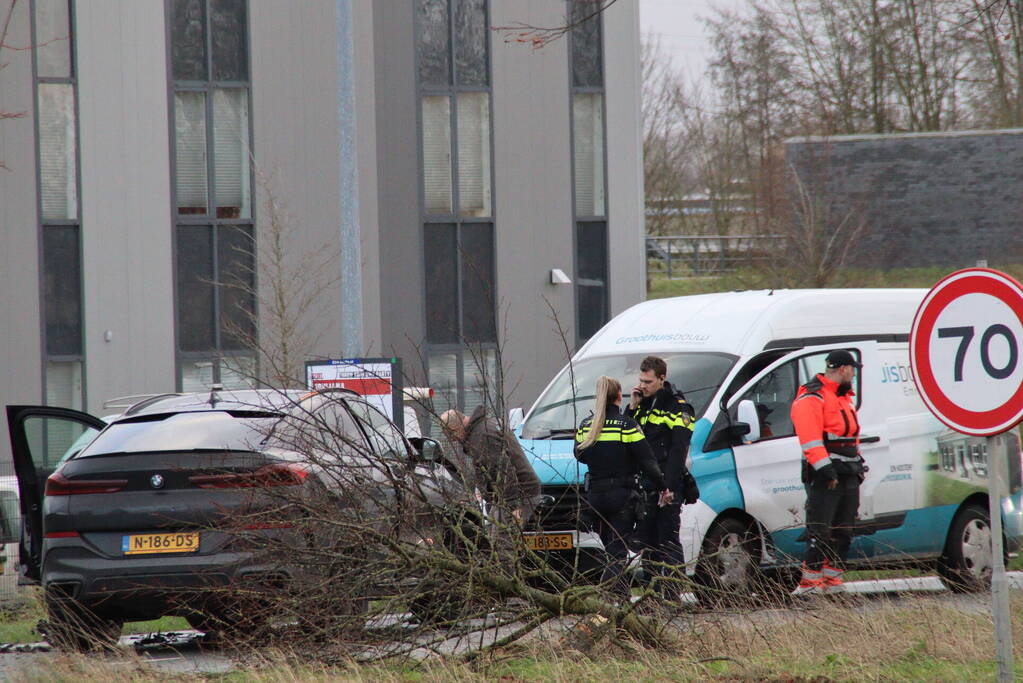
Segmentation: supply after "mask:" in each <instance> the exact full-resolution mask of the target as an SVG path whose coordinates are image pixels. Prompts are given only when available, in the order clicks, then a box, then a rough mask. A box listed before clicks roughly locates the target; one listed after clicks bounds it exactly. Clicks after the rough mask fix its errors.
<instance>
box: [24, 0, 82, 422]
mask: <svg viewBox="0 0 1023 683" xmlns="http://www.w3.org/2000/svg"><path fill="white" fill-rule="evenodd" d="M31 9H32V45H35V46H37V48H36V49H35V50H34V51H33V57H34V68H35V94H36V126H37V131H38V134H37V137H36V139H37V144H38V147H37V160H38V165H39V191H38V193H37V194H38V211H39V217H40V223H39V236H40V237H39V240H40V243H41V245H42V249H41V263H40V287H41V289H42V300H43V339H42V350H43V353H42V356H43V394H44V397H45V399H44V400H45V401H46V404H47V405H52V406H60V407H64V408H74V409H78V410H81V409H83V407H84V405H85V383H84V381H83V373H84V362H85V358H84V355H83V344H82V338H83V323H82V226H81V222H80V218H79V216H80V214H81V211H80V207H79V197H78V186H79V182H78V180H79V179H78V175H79V164H78V107H77V93H78V85H77V78H76V74H75V63H74V42H73V35H72V34H73V30H72V28H73V26H74V15H73V13H72V6H71V3H70V2H69V0H33V2H32V4H31Z"/></svg>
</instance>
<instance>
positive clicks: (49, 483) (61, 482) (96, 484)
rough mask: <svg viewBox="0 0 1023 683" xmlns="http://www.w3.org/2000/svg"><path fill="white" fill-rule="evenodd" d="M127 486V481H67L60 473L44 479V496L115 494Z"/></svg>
mask: <svg viewBox="0 0 1023 683" xmlns="http://www.w3.org/2000/svg"><path fill="white" fill-rule="evenodd" d="M127 485H128V480H127V479H68V478H67V477H65V476H64V475H63V474H61V473H60V472H54V473H53V474H51V475H50V476H49V477H48V478H47V479H46V488H45V489H44V495H47V496H78V495H84V494H87V493H115V492H117V491H120V490H122V489H123V488H124V487H125V486H127Z"/></svg>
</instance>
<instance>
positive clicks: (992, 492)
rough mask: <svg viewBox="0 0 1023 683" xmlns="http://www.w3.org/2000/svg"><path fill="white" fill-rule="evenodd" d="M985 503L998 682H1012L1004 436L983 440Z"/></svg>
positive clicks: (1006, 451)
mask: <svg viewBox="0 0 1023 683" xmlns="http://www.w3.org/2000/svg"><path fill="white" fill-rule="evenodd" d="M987 458H988V462H987V473H988V503H989V510H990V513H991V559H992V573H991V614H992V617H993V619H994V624H995V644H996V652H997V656H998V681H999V683H1003V682H1004V683H1009V682H1010V681H1012V679H1013V676H1012V669H1013V663H1012V620H1011V618H1010V616H1009V584H1008V581H1007V580H1006V577H1005V549H1004V547H1003V543H1002V498H1003V497H1004V496H1006V495H1007V493H1008V487H1007V486H1006V484H1007V482H1006V476H1007V474H1008V471H1009V467H1008V465H1009V463H1008V443H1007V439H1006V437H1005V434H998V435H997V436H990V437H988V439H987Z"/></svg>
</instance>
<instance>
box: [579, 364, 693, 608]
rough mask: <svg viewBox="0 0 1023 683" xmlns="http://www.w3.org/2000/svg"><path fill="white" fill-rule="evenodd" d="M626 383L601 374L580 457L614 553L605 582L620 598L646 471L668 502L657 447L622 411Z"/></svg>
mask: <svg viewBox="0 0 1023 683" xmlns="http://www.w3.org/2000/svg"><path fill="white" fill-rule="evenodd" d="M621 405H622V386H621V384H620V383H619V382H618V380H616V379H614V378H612V377H600V378H599V379H598V380H597V391H596V396H595V398H594V403H593V415H591V416H590V417H587V418H586V419H585V420H583V421H582V423H581V424H580V425H579V429H578V431H577V432H576V435H575V442H576V444H575V457H576V458H577V459H578V460H579V462H581V463H583V464H585V465H586V466H587V468H588V473H587V486H586V501H587V503H588V504H589V507H590V509H591V511H592V513H593V517H594V519H595V521H596V523H597V528H598V531H599V533H600V538H601V540H602V541H603V542H604V549H605V551H606V552H607V554H608V555H609V561H608V565H607V567H606V568H605V570H604V574H603V577H602V581H604V582H606V583H610V585H611V589H612V590H613V591H614V592H615V593H617V594H618V595H619V596H621V597H623V598H624V597H627V596H628V593H629V584H628V581H627V580H625V578H624V576H623V575H624V572H625V567H626V561H627V559H628V545H627V543H628V539H629V537H630V536H631V535H632V532H633V529H634V527H635V524H636V513H635V511H636V506H637V503H639V504H640V505H642V499H641V497H640V496H641V494H640V492H639V489H638V475H639V474H641V473H642V474H644V475H645V476H646V477H647V479H649V480H650V481H652V482H654V484H655V485H656V486H657V490H658V491H660V495H659V499H658V505H662V506H663V505H668V504H670V503H671V501H672V499H673V498H674V494H673V493H672V492H671V491H669V490H668V487H667V485H666V484H665V481H664V476H663V475H662V474H661V470H660V468H659V467H658V466H657V461H656V460H655V459H654V454H653V451H651V450H650V445H649V444H648V443H647V441H646V437H644V436H643V431H642V430H641V429H640V428H639V425H638V424H637V423H636V421H635V420H633V419H632V418H630V417H626V416H625V415H623V414H622V412H621Z"/></svg>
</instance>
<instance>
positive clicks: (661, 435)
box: [625, 382, 699, 503]
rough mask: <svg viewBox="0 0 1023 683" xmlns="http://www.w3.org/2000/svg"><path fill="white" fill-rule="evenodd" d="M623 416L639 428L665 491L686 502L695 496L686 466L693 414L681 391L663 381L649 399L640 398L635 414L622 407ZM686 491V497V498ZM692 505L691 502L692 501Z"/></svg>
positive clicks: (693, 486) (695, 492) (694, 487)
mask: <svg viewBox="0 0 1023 683" xmlns="http://www.w3.org/2000/svg"><path fill="white" fill-rule="evenodd" d="M625 414H626V415H627V416H629V417H632V418H634V419H635V420H636V422H638V423H639V425H640V426H641V427H642V428H643V433H644V434H645V435H646V438H647V440H648V441H649V442H650V447H651V448H652V449H653V451H654V455H655V456H656V457H657V463H658V465H660V467H661V471H663V472H664V478H665V480H666V481H667V483H668V488H669V489H671V490H672V491H674V492H675V496H676V498H677V499H678V498H680V497H683V498H685V502H687V503H688V502H690V499H693V498H694V496H697V497H698V496H699V489H697V488H696V482H695V480H694V479H693V477H692V475H691V474H689V468H688V467H687V466H686V458H687V457H688V455H689V442H690V440H692V438H693V423H694V418H695V411H694V410H693V407H692V406H691V405H689V403H688V402H687V401H686V399H685V397H684V396H683V395H682V392H680V391H676V390H675V389H674V387H672V386H671V383H670V382H665V383H664V386H663V387H661V389H660V390H659V391H658V392H657V393H655V394H654V395H653V396H648V397H644V398H643V399H642V400H641V401H640V402H639V406H637V408H636V409H635V411H633V410H632V409H631V408H626V410H625ZM687 489H688V490H689V495H686V493H687V491H686V490H687ZM679 502H681V501H679ZM692 502H694V503H695V502H696V501H695V499H693V500H692Z"/></svg>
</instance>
